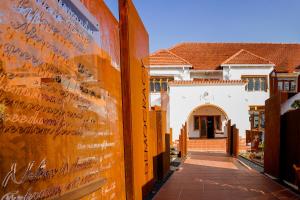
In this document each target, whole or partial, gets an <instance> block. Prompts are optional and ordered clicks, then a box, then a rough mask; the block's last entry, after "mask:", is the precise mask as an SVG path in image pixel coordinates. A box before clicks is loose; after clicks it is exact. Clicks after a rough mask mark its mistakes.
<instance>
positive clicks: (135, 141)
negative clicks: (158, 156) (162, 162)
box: [119, 0, 153, 200]
mask: <svg viewBox="0 0 300 200" xmlns="http://www.w3.org/2000/svg"><path fill="white" fill-rule="evenodd" d="M119 10H120V22H119V24H120V44H121V46H120V47H121V77H122V94H123V95H122V96H123V128H124V129H123V131H124V153H125V175H126V197H127V199H136V200H139V199H142V196H143V195H142V187H143V186H145V185H147V184H148V182H149V181H152V179H153V168H152V166H153V164H152V156H151V155H150V151H149V146H150V144H149V102H148V101H149V99H148V96H149V95H148V94H149V85H148V84H149V78H148V71H147V68H146V67H147V65H148V57H149V38H148V33H147V31H146V29H145V27H144V25H143V23H142V21H141V19H140V17H139V15H138V13H137V11H136V9H135V7H134V5H133V3H132V1H131V0H119Z"/></svg>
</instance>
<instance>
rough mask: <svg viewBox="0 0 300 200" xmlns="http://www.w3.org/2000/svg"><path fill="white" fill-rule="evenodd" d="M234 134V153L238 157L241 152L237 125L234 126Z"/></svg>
mask: <svg viewBox="0 0 300 200" xmlns="http://www.w3.org/2000/svg"><path fill="white" fill-rule="evenodd" d="M232 133H233V134H232V135H233V153H232V155H233V156H234V157H237V156H238V154H239V141H240V137H239V129H237V128H236V126H235V125H233V126H232Z"/></svg>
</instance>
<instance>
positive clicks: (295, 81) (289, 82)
mask: <svg viewBox="0 0 300 200" xmlns="http://www.w3.org/2000/svg"><path fill="white" fill-rule="evenodd" d="M293 82H294V89H293V90H292V83H293ZM286 83H288V84H289V85H288V90H286V88H285V86H286ZM279 84H281V86H282V88H281V89H280V88H279ZM277 88H278V90H279V91H283V92H297V80H296V79H291V78H290V79H289V78H286V79H285V78H279V79H278V80H277Z"/></svg>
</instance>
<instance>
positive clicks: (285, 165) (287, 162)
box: [280, 110, 300, 184]
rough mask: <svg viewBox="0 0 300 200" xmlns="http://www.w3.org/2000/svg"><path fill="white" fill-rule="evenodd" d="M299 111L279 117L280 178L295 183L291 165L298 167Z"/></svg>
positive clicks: (299, 156) (299, 140) (299, 147)
mask: <svg viewBox="0 0 300 200" xmlns="http://www.w3.org/2000/svg"><path fill="white" fill-rule="evenodd" d="M299 119H300V110H294V111H290V112H287V113H285V114H284V115H283V116H282V117H281V160H280V177H281V178H282V179H283V180H286V181H288V182H290V183H293V184H294V183H295V180H296V174H295V170H294V169H293V165H296V166H299V165H300V145H299V142H300V123H299Z"/></svg>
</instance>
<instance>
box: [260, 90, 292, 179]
mask: <svg viewBox="0 0 300 200" xmlns="http://www.w3.org/2000/svg"><path fill="white" fill-rule="evenodd" d="M287 98H288V95H287V94H286V93H277V94H276V95H274V96H272V97H271V98H270V99H268V100H267V101H266V107H265V112H266V114H265V115H266V119H265V120H266V123H265V124H266V127H265V148H264V170H265V173H267V174H269V175H271V176H273V177H276V178H278V177H279V176H280V128H281V127H280V110H281V103H283V102H284V101H285V100H287Z"/></svg>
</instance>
